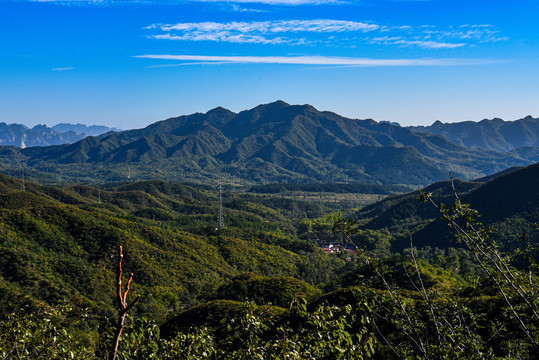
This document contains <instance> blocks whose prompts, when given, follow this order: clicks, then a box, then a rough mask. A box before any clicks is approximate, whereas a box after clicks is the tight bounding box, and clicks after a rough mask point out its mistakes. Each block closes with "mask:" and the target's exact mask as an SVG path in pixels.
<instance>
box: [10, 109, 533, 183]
mask: <svg viewBox="0 0 539 360" xmlns="http://www.w3.org/2000/svg"><path fill="white" fill-rule="evenodd" d="M537 150H538V148H536V147H533V146H531V147H527V148H525V150H522V149H520V150H518V151H517V149H515V150H512V151H511V152H499V151H493V150H487V149H478V148H468V147H465V146H462V145H458V144H455V143H453V142H451V141H449V140H448V139H447V138H445V137H443V136H440V135H434V134H429V133H425V132H417V131H412V130H411V129H408V128H405V127H400V126H396V125H393V124H390V123H378V122H376V121H374V120H370V119H367V120H357V119H349V118H345V117H342V116H340V115H338V114H335V113H332V112H325V111H318V110H317V109H315V108H314V107H312V106H310V105H289V104H287V103H285V102H283V101H277V102H274V103H270V104H264V105H259V106H257V107H255V108H253V109H250V110H245V111H242V112H239V113H234V112H232V111H230V110H227V109H224V108H221V107H218V108H215V109H213V110H210V111H208V112H207V113H205V114H202V113H195V114H192V115H185V116H180V117H175V118H170V119H167V120H163V121H159V122H156V123H153V124H151V125H149V126H147V127H145V128H143V129H136V130H128V131H123V132H120V133H107V134H104V135H101V136H99V137H86V138H84V139H82V140H80V141H78V142H76V143H73V144H66V145H58V146H48V147H32V148H25V149H16V148H0V165H3V167H4V169H9V168H10V167H11V168H12V167H13V164H14V163H16V164H17V166H19V167H20V166H24V167H27V168H28V169H30V170H32V171H35V174H40V173H51V172H53V173H55V174H59V176H66V177H69V180H70V181H73V180H75V179H78V180H83V179H86V180H89V179H95V178H96V177H99V178H100V179H103V180H106V181H110V180H122V179H124V180H125V179H127V178H128V177H134V178H139V179H148V178H156V177H158V178H162V179H165V180H176V181H177V180H178V179H180V180H182V181H186V180H187V181H191V180H193V181H199V182H200V181H206V182H207V181H215V180H216V179H223V178H224V179H227V180H228V181H230V182H237V183H251V184H252V183H267V182H293V183H308V182H339V181H341V182H342V181H351V182H355V183H371V184H407V185H416V186H418V185H426V184H430V183H432V182H434V181H439V180H443V179H447V178H448V176H449V172H452V173H454V174H455V175H456V176H459V177H461V178H465V179H470V178H478V177H481V176H485V175H489V174H492V173H495V172H497V171H501V170H502V169H505V168H507V167H510V166H524V165H528V164H530V163H532V162H534V161H535V159H536V157H537V155H539V151H537ZM36 176H37V175H36ZM77 177H78V178H77Z"/></svg>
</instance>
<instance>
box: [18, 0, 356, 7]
mask: <svg viewBox="0 0 539 360" xmlns="http://www.w3.org/2000/svg"><path fill="white" fill-rule="evenodd" d="M20 1H25V0H20ZM26 1H29V2H48V3H54V4H58V5H115V4H182V3H190V2H198V3H202V2H205V3H228V4H265V5H281V6H299V5H327V4H346V3H351V2H354V0H26Z"/></svg>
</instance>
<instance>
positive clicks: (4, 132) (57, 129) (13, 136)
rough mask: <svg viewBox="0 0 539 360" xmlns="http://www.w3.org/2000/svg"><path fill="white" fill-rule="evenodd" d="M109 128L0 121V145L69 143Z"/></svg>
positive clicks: (27, 145)
mask: <svg viewBox="0 0 539 360" xmlns="http://www.w3.org/2000/svg"><path fill="white" fill-rule="evenodd" d="M113 130H114V131H116V130H118V129H111V128H109V127H106V126H99V125H92V126H86V125H84V124H76V125H73V124H66V123H62V124H57V125H54V126H53V127H52V128H50V127H48V126H46V125H36V126H34V127H33V128H28V127H26V126H24V125H20V124H6V123H0V145H12V146H17V147H20V148H26V147H30V146H50V145H61V144H71V143H74V142H77V141H79V140H82V139H84V138H85V137H86V136H98V135H101V134H104V133H107V132H109V131H113Z"/></svg>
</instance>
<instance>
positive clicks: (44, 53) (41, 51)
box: [0, 0, 539, 129]
mask: <svg viewBox="0 0 539 360" xmlns="http://www.w3.org/2000/svg"><path fill="white" fill-rule="evenodd" d="M537 15H539V1H537V0H513V1H506V0H490V1H482V0H465V1H463V0H259V1H256V0H238V1H217V0H198V1H189V0H163V1H154V0H118V1H112V0H110V1H107V0H102V1H97V0H96V1H82V0H81V1H75V0H71V1H69V0H64V1H47V0H41V1H29V0H28V1H27V0H0V30H1V31H2V34H3V36H2V37H1V40H0V45H1V46H0V54H1V56H0V110H1V112H0V121H2V122H7V123H23V124H26V125H28V126H33V125H36V124H47V125H54V124H56V123H59V122H73V123H76V122H83V123H86V124H104V125H109V126H115V127H120V128H123V129H130V128H139V127H143V126H146V125H148V124H150V123H152V122H155V121H158V120H162V119H165V118H168V117H172V116H178V115H183V114H190V113H194V112H205V111H207V110H209V109H211V108H214V107H216V106H223V107H226V108H228V109H230V110H233V111H241V110H245V109H249V108H252V107H254V106H256V105H258V104H261V103H268V102H272V101H275V100H279V99H280V100H284V101H286V102H288V103H291V104H306V103H308V104H311V105H313V106H315V107H316V108H318V109H319V110H328V111H333V112H336V113H339V114H341V115H344V116H348V117H352V118H360V119H363V118H373V119H375V120H389V121H397V122H399V123H401V124H403V125H415V124H424V125H426V124H430V123H432V122H434V121H435V120H441V121H443V122H455V121H464V120H476V121H477V120H481V119H483V118H493V117H501V118H504V119H506V120H515V119H518V118H521V117H524V116H526V115H532V116H535V117H539V60H538V59H539V30H538V27H537V25H536V21H537V20H536V18H537Z"/></svg>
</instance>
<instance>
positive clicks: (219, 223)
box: [217, 182, 225, 230]
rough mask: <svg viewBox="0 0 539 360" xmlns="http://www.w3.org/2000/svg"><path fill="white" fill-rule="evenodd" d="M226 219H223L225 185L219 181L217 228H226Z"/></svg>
mask: <svg viewBox="0 0 539 360" xmlns="http://www.w3.org/2000/svg"><path fill="white" fill-rule="evenodd" d="M224 227H225V221H224V219H223V186H222V184H221V182H219V215H218V218H217V230H219V229H224Z"/></svg>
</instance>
